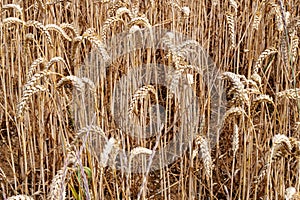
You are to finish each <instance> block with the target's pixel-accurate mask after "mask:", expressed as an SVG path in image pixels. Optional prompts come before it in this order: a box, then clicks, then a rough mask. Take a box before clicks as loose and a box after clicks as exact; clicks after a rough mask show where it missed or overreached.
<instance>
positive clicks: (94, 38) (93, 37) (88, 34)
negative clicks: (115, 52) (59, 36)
mask: <svg viewBox="0 0 300 200" xmlns="http://www.w3.org/2000/svg"><path fill="white" fill-rule="evenodd" d="M82 38H83V39H87V40H89V41H90V42H91V43H92V44H93V45H94V46H95V47H96V48H97V50H98V51H99V52H100V54H101V56H102V58H103V59H104V61H105V62H108V61H110V56H109V55H108V53H107V51H106V47H105V45H104V44H103V43H102V42H101V40H100V39H99V37H98V35H97V34H96V33H95V32H94V30H93V29H87V30H86V31H85V33H84V34H83V35H82Z"/></svg>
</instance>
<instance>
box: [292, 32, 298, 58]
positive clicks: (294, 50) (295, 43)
mask: <svg viewBox="0 0 300 200" xmlns="http://www.w3.org/2000/svg"><path fill="white" fill-rule="evenodd" d="M290 37H291V56H292V62H295V61H296V58H297V55H298V45H299V37H298V36H297V33H296V31H293V33H292V34H291V36H290Z"/></svg>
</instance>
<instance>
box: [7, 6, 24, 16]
mask: <svg viewBox="0 0 300 200" xmlns="http://www.w3.org/2000/svg"><path fill="white" fill-rule="evenodd" d="M10 8H13V9H15V10H16V11H18V13H20V14H21V15H22V14H23V9H22V8H21V7H20V5H18V4H6V5H3V6H2V9H10Z"/></svg>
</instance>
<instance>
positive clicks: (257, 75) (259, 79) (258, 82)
mask: <svg viewBox="0 0 300 200" xmlns="http://www.w3.org/2000/svg"><path fill="white" fill-rule="evenodd" d="M251 79H252V80H253V81H255V82H256V83H257V84H258V86H259V87H261V76H260V75H259V74H258V73H253V74H252V75H251Z"/></svg>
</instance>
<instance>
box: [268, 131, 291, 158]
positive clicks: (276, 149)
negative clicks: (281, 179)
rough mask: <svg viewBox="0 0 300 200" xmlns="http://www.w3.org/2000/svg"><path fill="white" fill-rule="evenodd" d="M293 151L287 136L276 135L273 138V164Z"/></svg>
mask: <svg viewBox="0 0 300 200" xmlns="http://www.w3.org/2000/svg"><path fill="white" fill-rule="evenodd" d="M292 149H293V147H292V144H291V142H290V140H289V138H288V137H287V136H286V135H282V134H277V135H274V136H273V138H272V149H271V162H276V161H277V160H278V159H280V158H282V157H284V156H286V155H288V154H290V153H291V151H292Z"/></svg>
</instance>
